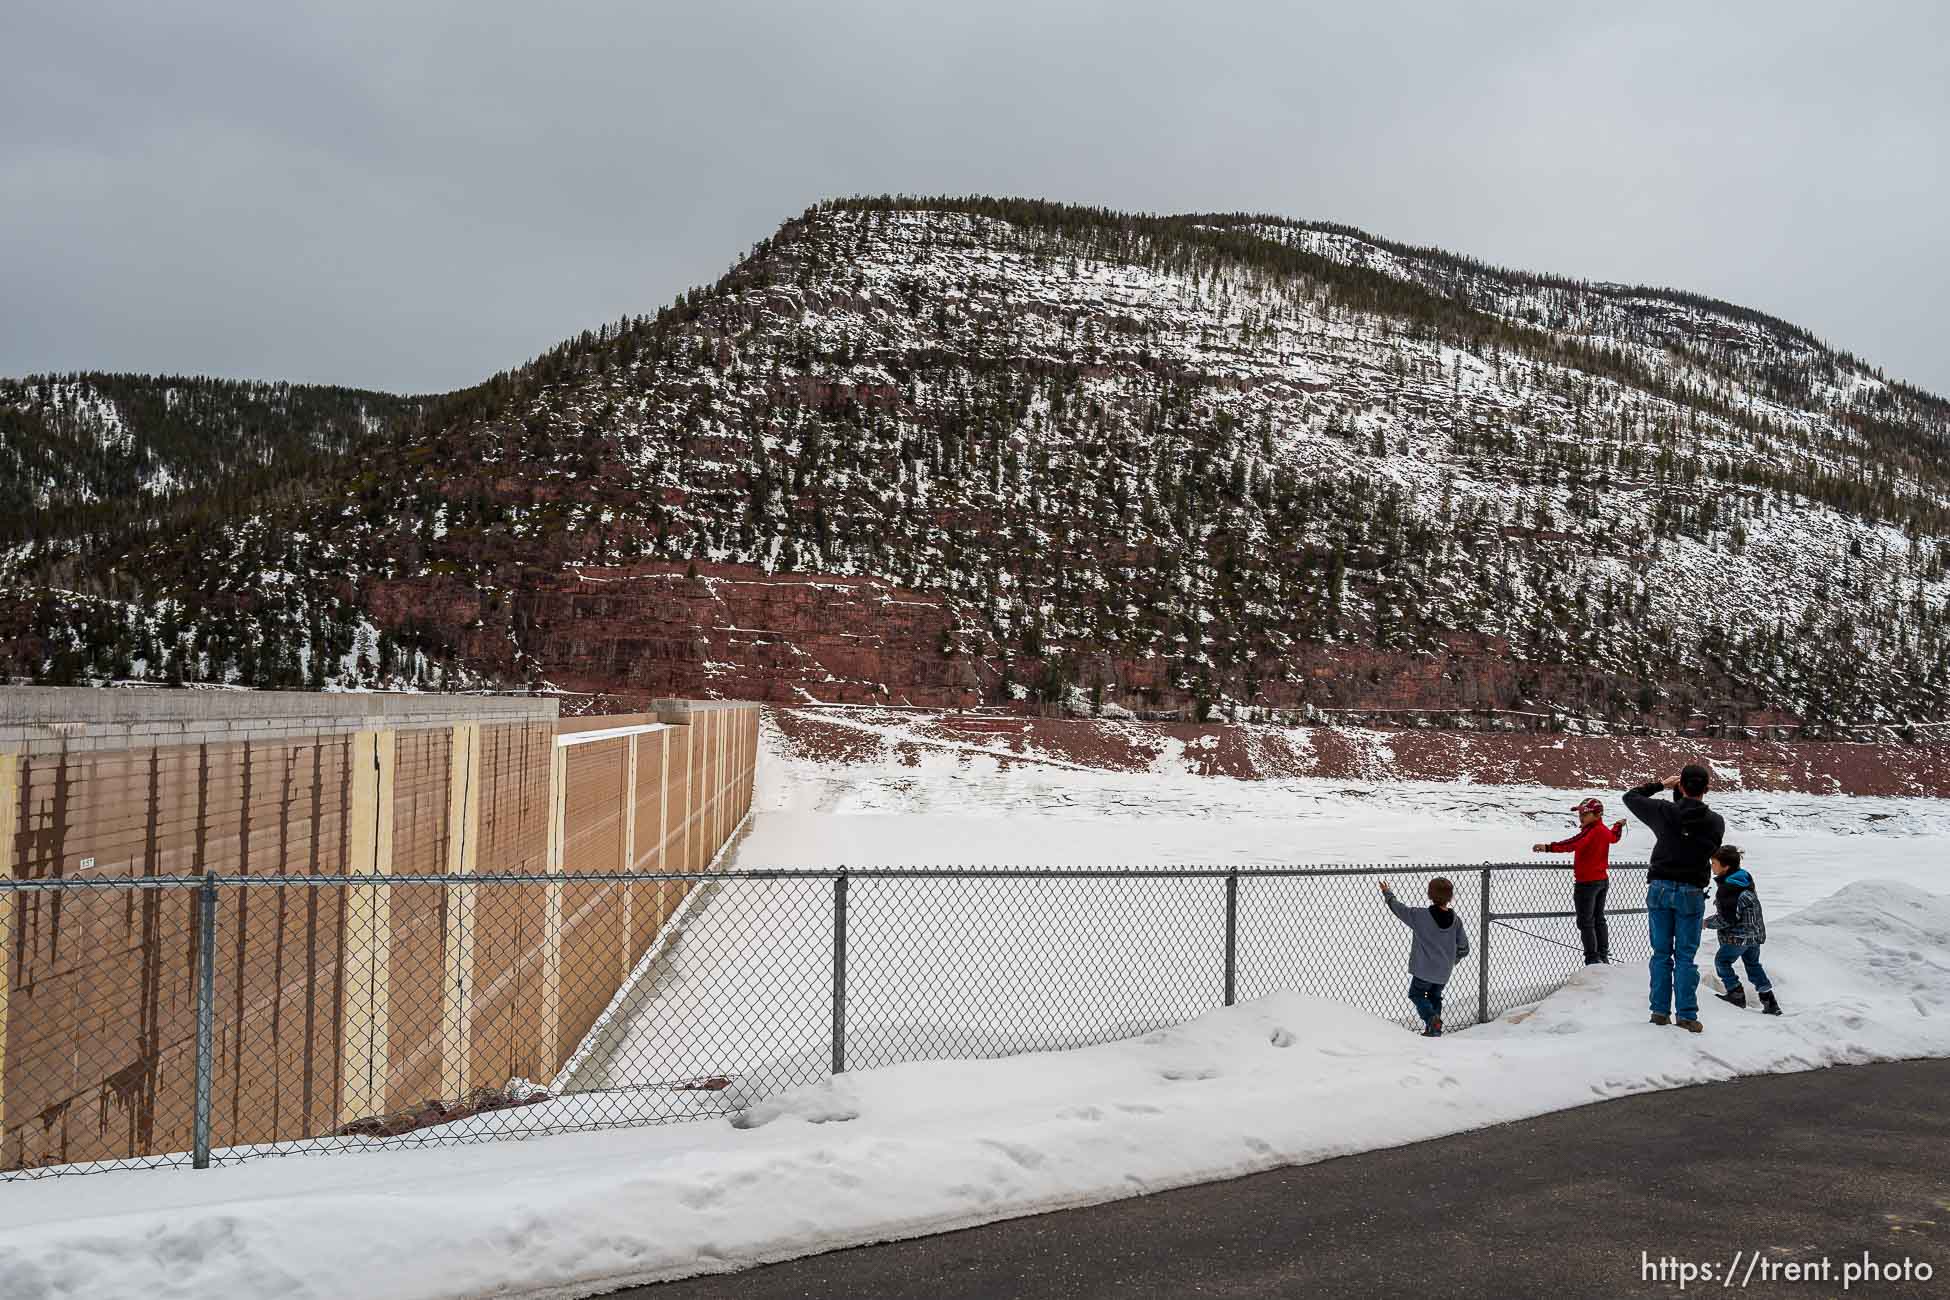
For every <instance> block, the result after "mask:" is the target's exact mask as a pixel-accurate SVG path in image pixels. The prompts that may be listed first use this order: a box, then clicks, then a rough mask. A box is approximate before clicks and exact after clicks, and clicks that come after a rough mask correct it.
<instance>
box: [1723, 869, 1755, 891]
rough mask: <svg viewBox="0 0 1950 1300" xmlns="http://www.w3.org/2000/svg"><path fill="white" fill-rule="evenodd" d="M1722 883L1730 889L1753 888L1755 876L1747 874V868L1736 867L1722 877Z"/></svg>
mask: <svg viewBox="0 0 1950 1300" xmlns="http://www.w3.org/2000/svg"><path fill="white" fill-rule="evenodd" d="M1720 883H1721V884H1722V885H1724V886H1725V887H1726V888H1728V889H1752V888H1753V887H1754V878H1753V877H1752V876H1750V875H1748V874H1747V868H1745V867H1735V868H1734V869H1733V870H1732V871H1729V872H1727V874H1726V875H1724V876H1721V877H1720Z"/></svg>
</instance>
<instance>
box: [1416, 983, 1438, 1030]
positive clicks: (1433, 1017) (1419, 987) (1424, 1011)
mask: <svg viewBox="0 0 1950 1300" xmlns="http://www.w3.org/2000/svg"><path fill="white" fill-rule="evenodd" d="M1408 1000H1409V1001H1410V1002H1413V1003H1414V1004H1415V1014H1416V1015H1418V1016H1420V1017H1422V1023H1423V1024H1424V1025H1425V1026H1427V1027H1429V1028H1431V1029H1433V1028H1434V1027H1435V1022H1436V1021H1438V1020H1440V1019H1442V985H1440V984H1431V983H1429V982H1428V981H1427V980H1425V979H1421V978H1419V977H1417V976H1410V977H1409V980H1408Z"/></svg>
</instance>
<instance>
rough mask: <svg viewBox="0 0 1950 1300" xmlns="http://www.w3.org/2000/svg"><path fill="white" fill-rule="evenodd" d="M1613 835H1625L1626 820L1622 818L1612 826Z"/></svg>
mask: <svg viewBox="0 0 1950 1300" xmlns="http://www.w3.org/2000/svg"><path fill="white" fill-rule="evenodd" d="M1611 833H1612V834H1613V835H1623V834H1624V833H1625V819H1624V818H1623V817H1620V818H1619V819H1618V820H1617V821H1615V822H1613V823H1612V824H1611Z"/></svg>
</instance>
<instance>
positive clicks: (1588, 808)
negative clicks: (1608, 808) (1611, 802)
mask: <svg viewBox="0 0 1950 1300" xmlns="http://www.w3.org/2000/svg"><path fill="white" fill-rule="evenodd" d="M1571 811H1572V812H1575V813H1581V812H1594V813H1597V814H1598V815H1599V816H1600V817H1603V816H1604V815H1605V805H1604V804H1603V803H1601V802H1600V801H1598V800H1596V799H1586V800H1585V801H1584V802H1583V803H1581V804H1579V805H1578V806H1577V807H1575V808H1573V809H1571Z"/></svg>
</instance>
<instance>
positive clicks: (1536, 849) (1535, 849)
mask: <svg viewBox="0 0 1950 1300" xmlns="http://www.w3.org/2000/svg"><path fill="white" fill-rule="evenodd" d="M1530 851H1531V852H1532V853H1549V852H1550V851H1551V846H1550V845H1548V844H1533V845H1531V846H1530Z"/></svg>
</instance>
